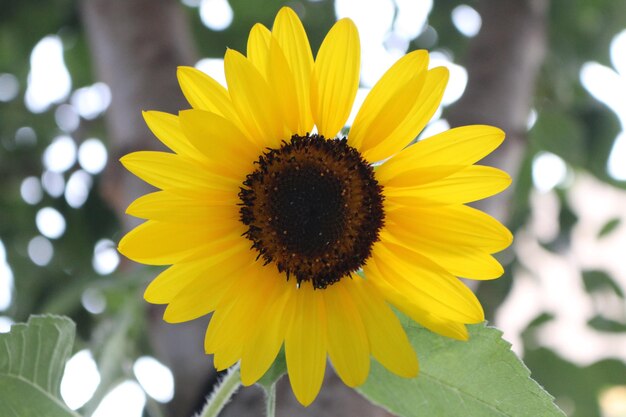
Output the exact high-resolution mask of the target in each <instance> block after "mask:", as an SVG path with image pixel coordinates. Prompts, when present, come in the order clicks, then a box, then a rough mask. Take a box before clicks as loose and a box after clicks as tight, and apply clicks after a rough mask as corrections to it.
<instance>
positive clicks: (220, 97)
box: [177, 67, 238, 122]
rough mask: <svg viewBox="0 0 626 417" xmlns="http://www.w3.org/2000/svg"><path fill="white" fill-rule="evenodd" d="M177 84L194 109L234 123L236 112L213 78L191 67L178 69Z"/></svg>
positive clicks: (222, 88) (224, 90) (221, 87)
mask: <svg viewBox="0 0 626 417" xmlns="http://www.w3.org/2000/svg"><path fill="white" fill-rule="evenodd" d="M177 75H178V82H179V83H180V87H181V89H182V90H183V94H184V95H185V98H187V101H188V102H189V104H191V106H192V107H193V108H194V109H200V110H206V111H210V112H212V113H216V114H219V115H220V116H224V117H225V118H227V119H229V120H231V121H233V122H235V121H236V120H238V118H237V112H236V111H235V107H234V106H233V103H232V102H231V101H230V96H229V95H228V91H226V89H225V88H224V87H223V86H222V85H221V84H220V83H218V82H217V81H215V80H214V79H213V78H211V77H210V76H208V75H207V74H205V73H204V72H202V71H200V70H198V69H196V68H193V67H178V72H177Z"/></svg>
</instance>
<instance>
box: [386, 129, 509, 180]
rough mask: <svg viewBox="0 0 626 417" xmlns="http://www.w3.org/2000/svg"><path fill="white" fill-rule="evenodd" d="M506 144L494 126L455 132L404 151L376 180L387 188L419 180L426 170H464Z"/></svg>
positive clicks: (421, 141)
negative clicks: (406, 179)
mask: <svg viewBox="0 0 626 417" xmlns="http://www.w3.org/2000/svg"><path fill="white" fill-rule="evenodd" d="M503 140H504V132H503V131H502V130H500V129H498V128H495V127H492V126H483V125H474V126H464V127H458V128H455V129H451V130H448V131H446V132H443V133H440V134H437V135H435V136H432V137H430V138H428V139H424V140H420V141H419V142H417V143H415V144H413V145H411V146H409V147H408V148H406V149H404V150H403V151H402V152H400V153H399V154H397V155H395V156H394V157H393V158H391V159H390V160H388V161H386V162H385V163H384V164H382V165H381V166H380V167H379V168H378V169H377V170H376V178H377V179H378V180H379V181H381V182H382V183H383V184H386V183H388V182H389V181H391V180H392V179H393V178H394V177H397V176H406V177H410V176H414V177H419V175H420V173H421V172H423V171H424V168H425V167H439V166H451V167H459V169H460V168H461V167H463V166H468V165H472V164H473V163H475V162H477V161H479V160H480V159H482V158H484V157H485V156H487V155H488V154H489V153H491V152H492V151H493V150H494V149H496V148H497V147H498V146H500V144H501V143H502V141H503ZM453 172H454V171H452V172H449V174H452V173H453Z"/></svg>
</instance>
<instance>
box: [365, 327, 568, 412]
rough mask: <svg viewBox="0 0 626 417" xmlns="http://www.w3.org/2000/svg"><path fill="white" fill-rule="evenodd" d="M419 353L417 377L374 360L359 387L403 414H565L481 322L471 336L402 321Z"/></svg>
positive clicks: (494, 332)
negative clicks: (456, 336)
mask: <svg viewBox="0 0 626 417" xmlns="http://www.w3.org/2000/svg"><path fill="white" fill-rule="evenodd" d="M405 327H406V330H407V333H408V335H409V339H410V341H411V343H412V344H413V347H414V348H415V350H416V351H417V352H418V355H419V357H420V364H421V370H420V374H419V375H418V377H417V378H413V379H405V378H401V377H398V376H396V375H394V374H392V373H390V372H389V371H387V370H386V369H385V368H383V367H382V366H381V365H380V364H378V363H376V362H374V361H373V362H372V369H371V371H370V376H369V378H368V380H367V382H366V383H365V384H364V385H363V386H362V387H360V388H358V390H359V392H360V393H361V394H363V395H364V396H365V397H366V398H367V399H369V400H370V401H372V402H374V403H377V404H379V405H381V406H383V407H384V408H386V409H388V410H390V411H391V412H393V413H396V414H397V415H398V416H402V417H423V416H438V417H448V416H449V417H458V416H473V417H490V416H494V417H496V416H497V417H502V416H509V417H537V416H542V417H550V416H563V415H564V414H563V412H562V411H560V410H559V409H558V408H557V407H556V406H555V405H554V403H553V399H552V397H551V396H550V395H549V394H548V393H547V392H545V391H544V390H543V389H542V388H541V387H540V386H539V385H538V384H537V383H536V382H535V381H533V380H532V379H530V371H529V370H528V368H526V366H524V364H523V363H522V362H521V361H520V360H519V359H518V358H517V357H516V356H515V354H514V353H513V352H511V350H510V344H509V343H508V342H506V341H504V340H503V339H502V338H501V336H502V333H501V332H500V331H499V330H497V329H495V328H491V327H487V326H485V325H484V324H477V325H473V326H469V329H470V340H469V341H468V342H459V341H455V340H452V339H449V338H445V337H442V336H438V335H436V334H434V333H432V332H430V331H428V330H426V329H424V328H421V327H418V326H417V325H415V324H409V325H408V326H405Z"/></svg>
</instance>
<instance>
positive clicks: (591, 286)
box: [583, 269, 624, 298]
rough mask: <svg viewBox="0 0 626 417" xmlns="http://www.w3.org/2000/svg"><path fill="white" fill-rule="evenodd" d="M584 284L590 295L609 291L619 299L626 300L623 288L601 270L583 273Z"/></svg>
mask: <svg viewBox="0 0 626 417" xmlns="http://www.w3.org/2000/svg"><path fill="white" fill-rule="evenodd" d="M583 283H584V284H585V289H586V290H587V292H588V293H592V292H596V291H598V292H603V291H606V290H608V291H610V292H613V293H614V294H615V295H617V296H618V297H620V298H624V291H622V288H621V286H620V285H619V284H618V283H617V282H615V280H614V279H613V278H611V276H610V275H609V274H607V273H606V272H605V271H602V270H599V269H591V270H587V271H583Z"/></svg>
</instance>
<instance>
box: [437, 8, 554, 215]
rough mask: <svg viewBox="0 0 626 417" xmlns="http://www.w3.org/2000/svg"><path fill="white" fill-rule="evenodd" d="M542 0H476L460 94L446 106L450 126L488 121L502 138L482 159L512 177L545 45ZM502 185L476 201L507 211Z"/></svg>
mask: <svg viewBox="0 0 626 417" xmlns="http://www.w3.org/2000/svg"><path fill="white" fill-rule="evenodd" d="M547 9H548V0H481V1H479V2H478V3H477V11H478V12H479V13H480V16H481V18H482V27H481V29H480V32H479V33H478V35H477V36H476V38H474V39H473V40H472V42H471V44H470V47H469V51H468V54H467V56H466V57H465V62H464V63H463V64H464V65H465V67H466V68H467V71H468V75H469V79H468V84H467V89H466V90H465V93H464V94H463V96H462V97H461V99H460V100H459V101H458V102H457V103H456V104H455V105H454V106H453V107H451V108H450V111H449V112H448V115H447V118H448V121H449V122H450V125H451V126H453V127H454V126H463V125H468V124H490V125H493V126H498V127H500V128H501V129H502V130H504V131H505V132H506V136H507V139H506V140H505V141H504V144H503V145H502V146H501V147H500V148H499V149H498V150H497V151H496V152H494V153H493V154H491V155H490V156H488V157H487V158H486V160H485V161H484V163H485V164H486V165H493V166H497V167H500V168H502V169H504V170H505V171H507V172H508V173H509V174H511V176H512V177H513V178H515V177H516V175H517V173H518V170H519V167H520V163H521V161H522V158H523V157H524V155H525V148H526V133H527V122H528V117H529V114H530V110H531V106H532V97H533V93H534V91H535V82H536V79H537V75H538V73H539V68H540V67H541V64H542V62H543V58H544V55H545V50H546V14H547ZM512 190H513V187H509V189H508V191H507V192H505V193H502V194H499V195H498V196H496V197H492V198H490V199H489V200H486V201H485V202H482V203H481V208H482V209H484V210H486V211H487V212H489V213H491V214H492V215H494V216H495V217H497V218H498V219H500V220H502V221H506V220H507V219H508V216H509V210H508V207H510V205H509V204H507V202H508V201H509V199H510V193H511V192H512Z"/></svg>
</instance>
